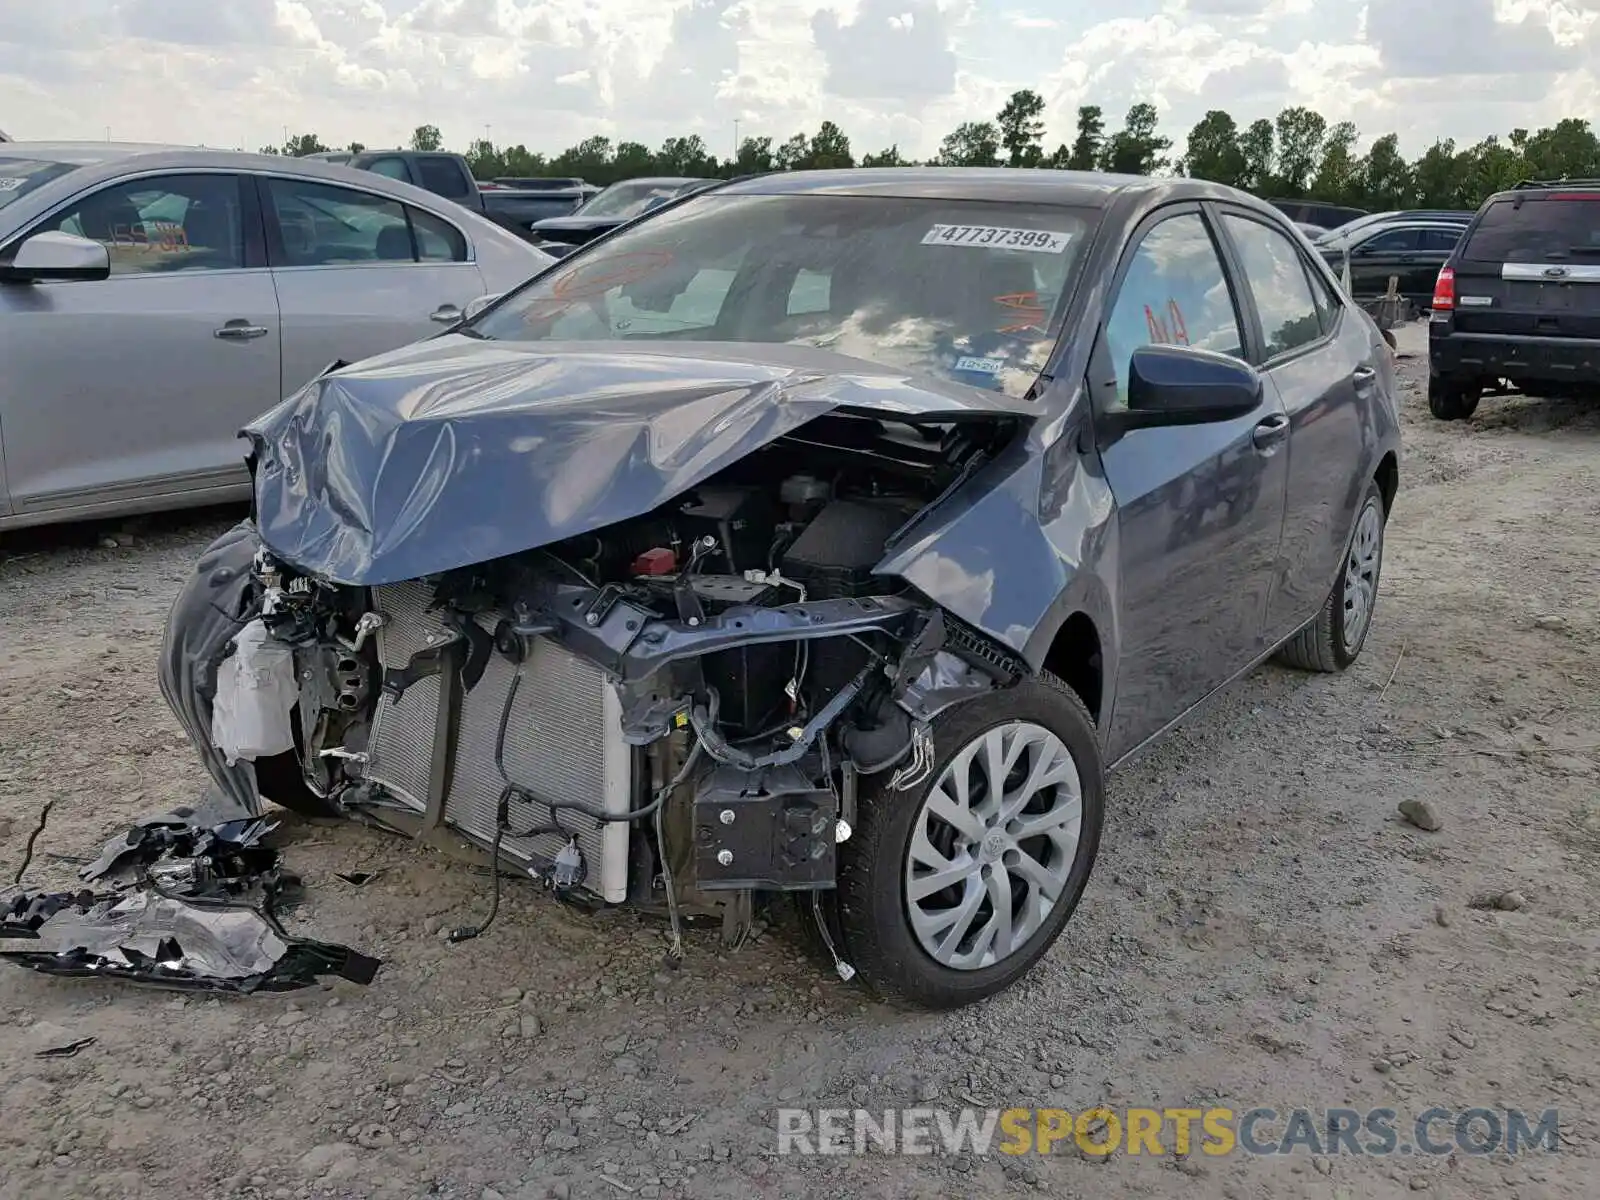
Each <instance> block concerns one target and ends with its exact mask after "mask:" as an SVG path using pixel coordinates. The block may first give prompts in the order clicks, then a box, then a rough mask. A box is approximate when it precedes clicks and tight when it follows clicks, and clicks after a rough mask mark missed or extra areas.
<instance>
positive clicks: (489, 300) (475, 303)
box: [461, 292, 501, 322]
mask: <svg viewBox="0 0 1600 1200" xmlns="http://www.w3.org/2000/svg"><path fill="white" fill-rule="evenodd" d="M500 296H501V293H500V292H490V293H489V294H488V295H487V296H479V297H478V298H477V299H476V300H468V301H467V306H466V308H464V309H462V310H461V320H462V321H463V322H466V321H470V320H472V319H473V318H475V317H476V316H478V315H479V314H480V313H481V312H483V310H484V309H486V308H488V307H489V305H491V304H493V303H494V302H495V301H496V300H498V299H500Z"/></svg>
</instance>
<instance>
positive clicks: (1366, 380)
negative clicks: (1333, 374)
mask: <svg viewBox="0 0 1600 1200" xmlns="http://www.w3.org/2000/svg"><path fill="white" fill-rule="evenodd" d="M1350 378H1351V380H1352V381H1353V382H1354V383H1355V385H1356V391H1358V392H1364V391H1366V390H1367V389H1368V388H1370V387H1372V385H1373V384H1375V383H1377V382H1378V372H1377V371H1375V370H1373V369H1372V368H1371V367H1357V368H1356V369H1355V370H1354V371H1352V372H1350Z"/></svg>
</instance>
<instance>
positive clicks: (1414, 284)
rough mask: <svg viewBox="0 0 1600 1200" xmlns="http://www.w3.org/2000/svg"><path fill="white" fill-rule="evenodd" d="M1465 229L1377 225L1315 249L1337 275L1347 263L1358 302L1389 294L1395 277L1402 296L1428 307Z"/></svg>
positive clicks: (1429, 223)
mask: <svg viewBox="0 0 1600 1200" xmlns="http://www.w3.org/2000/svg"><path fill="white" fill-rule="evenodd" d="M1462 228H1463V227H1462V226H1460V225H1455V224H1450V223H1441V222H1438V221H1433V220H1423V219H1417V220H1410V219H1406V220H1394V221H1378V222H1374V223H1372V224H1371V225H1366V226H1363V227H1362V228H1360V229H1357V230H1356V231H1355V232H1353V233H1351V234H1349V235H1347V236H1345V237H1340V238H1324V239H1323V240H1321V241H1320V242H1318V243H1317V244H1316V248H1317V250H1318V251H1319V252H1320V253H1321V254H1322V256H1323V258H1324V259H1326V260H1327V262H1328V265H1329V266H1330V267H1332V268H1333V271H1334V273H1335V274H1338V275H1341V276H1342V274H1343V272H1344V269H1345V263H1346V262H1348V263H1349V266H1350V289H1351V295H1352V296H1354V297H1355V299H1356V301H1357V302H1358V303H1364V302H1366V301H1368V300H1373V299H1376V298H1377V297H1379V296H1382V295H1385V294H1386V293H1387V292H1388V290H1389V280H1390V278H1391V277H1392V278H1393V279H1394V280H1395V284H1396V291H1398V292H1399V294H1400V295H1402V296H1404V297H1405V298H1406V299H1407V300H1409V301H1410V302H1411V303H1412V304H1415V305H1416V306H1417V307H1418V308H1424V309H1425V308H1427V307H1428V305H1429V304H1430V303H1432V301H1433V283H1434V280H1435V279H1437V278H1438V276H1439V268H1440V267H1442V266H1444V263H1445V260H1446V259H1447V258H1449V257H1450V251H1451V250H1453V249H1455V245H1456V242H1457V240H1459V239H1460V237H1461V230H1462Z"/></svg>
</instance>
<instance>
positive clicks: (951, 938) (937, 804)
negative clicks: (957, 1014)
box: [905, 721, 1083, 971]
mask: <svg viewBox="0 0 1600 1200" xmlns="http://www.w3.org/2000/svg"><path fill="white" fill-rule="evenodd" d="M1082 823H1083V784H1082V780H1081V779H1080V778H1079V775H1078V767H1077V764H1076V763H1075V762H1073V760H1072V754H1071V752H1070V751H1068V749H1067V748H1066V746H1065V745H1064V744H1063V743H1062V741H1061V739H1060V738H1058V737H1057V736H1056V735H1055V734H1053V733H1051V732H1050V731H1049V730H1048V729H1045V728H1044V727H1043V726H1041V725H1035V724H1033V723H1032V722H1030V721H1013V722H1011V723H1009V724H1006V725H997V726H996V727H995V728H993V729H989V730H986V731H985V732H983V733H981V734H979V735H978V736H977V737H975V738H973V740H972V741H970V742H968V743H967V744H966V745H965V746H963V747H962V748H961V751H960V753H958V754H957V755H956V756H955V758H954V759H952V760H951V762H950V765H949V766H948V767H946V768H945V770H944V773H943V774H942V775H940V776H939V779H938V782H937V783H935V784H934V786H933V788H932V789H930V790H929V792H928V794H927V797H926V798H925V799H924V800H923V802H922V809H921V811H920V812H918V814H917V816H916V824H915V825H914V826H913V829H912V837H911V848H910V851H909V852H908V854H907V855H906V871H905V897H906V914H907V916H908V918H909V919H910V922H911V929H912V932H913V933H915V934H916V937H917V941H918V942H919V943H920V944H921V946H922V948H923V950H925V951H927V953H928V955H929V956H930V957H932V958H933V959H934V960H935V961H936V962H939V963H941V964H943V965H944V966H946V967H951V968H954V969H955V970H961V971H974V970H977V969H978V968H980V967H987V966H992V965H993V964H995V963H998V962H1002V961H1004V960H1005V959H1007V958H1009V957H1010V956H1011V955H1013V954H1015V953H1016V952H1017V951H1019V950H1021V949H1022V948H1023V947H1024V946H1025V945H1027V943H1028V941H1029V939H1030V938H1032V937H1033V935H1034V934H1035V933H1036V932H1038V929H1039V927H1040V926H1041V925H1043V924H1044V922H1045V920H1046V919H1047V918H1048V917H1049V916H1050V914H1051V912H1053V911H1054V909H1055V907H1056V905H1057V903H1059V902H1060V900H1061V897H1062V895H1063V894H1064V893H1065V891H1066V888H1067V880H1068V878H1069V877H1070V876H1071V874H1072V864H1073V862H1074V861H1075V860H1076V859H1077V856H1078V837H1079V831H1080V828H1081V826H1082Z"/></svg>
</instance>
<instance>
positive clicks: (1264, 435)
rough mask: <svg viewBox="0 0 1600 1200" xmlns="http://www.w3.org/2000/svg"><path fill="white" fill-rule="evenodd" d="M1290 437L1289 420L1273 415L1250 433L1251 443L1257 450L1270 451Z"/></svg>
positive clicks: (1280, 415) (1282, 416)
mask: <svg viewBox="0 0 1600 1200" xmlns="http://www.w3.org/2000/svg"><path fill="white" fill-rule="evenodd" d="M1288 436H1289V418H1288V417H1286V416H1284V415H1283V414H1282V413H1273V414H1272V416H1270V417H1268V418H1267V419H1266V420H1265V421H1263V422H1261V424H1259V425H1257V426H1256V427H1255V428H1254V429H1253V430H1251V431H1250V442H1251V444H1252V445H1254V446H1255V448H1256V449H1257V450H1270V449H1272V447H1274V446H1276V445H1277V444H1278V443H1279V442H1281V441H1283V439H1284V438H1286V437H1288Z"/></svg>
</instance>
